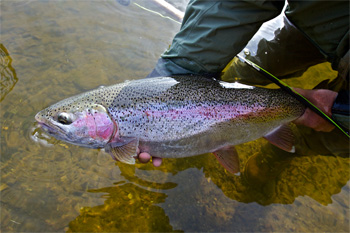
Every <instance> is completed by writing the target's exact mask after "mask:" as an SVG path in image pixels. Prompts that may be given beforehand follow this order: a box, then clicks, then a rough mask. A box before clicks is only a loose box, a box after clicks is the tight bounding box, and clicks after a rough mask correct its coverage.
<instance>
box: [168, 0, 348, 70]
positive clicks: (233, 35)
mask: <svg viewBox="0 0 350 233" xmlns="http://www.w3.org/2000/svg"><path fill="white" fill-rule="evenodd" d="M288 3H289V5H288V7H287V9H286V11H285V15H286V16H287V18H288V19H289V20H290V21H291V22H292V23H293V24H294V25H295V26H296V27H297V28H299V29H300V31H301V32H302V33H304V34H305V36H306V37H307V38H308V39H309V40H310V41H311V42H312V44H314V45H315V46H316V47H317V48H318V49H319V51H320V52H321V53H322V54H323V55H324V56H325V58H326V59H327V60H328V61H330V62H331V63H332V64H333V67H334V68H335V69H336V68H337V64H338V62H339V60H340V58H341V57H343V56H344V54H345V53H346V52H347V51H348V50H349V1H324V0H321V1H293V0H290V1H289V2H288ZM283 6H284V1H261V0H259V1H251V0H250V1H212V0H207V1H205V0H191V1H190V3H189V4H188V7H187V9H186V13H185V17H184V19H183V23H182V26H181V29H180V31H179V32H178V33H177V35H176V36H175V38H174V40H173V43H172V45H171V47H170V48H169V49H168V50H167V51H165V52H164V54H163V55H162V58H166V59H170V60H169V61H166V62H165V64H164V65H165V67H166V68H167V69H169V70H171V72H172V73H178V72H177V68H176V66H177V65H178V66H180V67H181V68H184V69H185V70H188V71H189V72H191V73H199V74H218V73H219V72H221V71H222V69H223V68H224V67H225V66H226V65H227V64H228V62H230V61H231V60H232V59H233V57H235V56H236V55H237V54H238V53H239V52H240V51H241V50H242V49H243V48H244V47H245V45H246V44H247V43H248V41H249V40H250V39H251V38H252V37H253V35H254V34H255V33H256V32H257V31H258V30H259V28H260V26H261V25H262V24H263V23H264V22H266V21H268V20H270V19H272V18H274V17H276V16H278V15H279V14H280V13H281V12H282V9H283ZM174 63H175V64H174ZM179 72H180V73H181V72H184V71H183V70H180V71H179Z"/></svg>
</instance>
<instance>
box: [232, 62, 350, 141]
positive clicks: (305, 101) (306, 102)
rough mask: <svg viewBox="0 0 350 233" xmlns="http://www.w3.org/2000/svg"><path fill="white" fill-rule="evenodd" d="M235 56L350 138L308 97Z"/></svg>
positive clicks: (344, 130)
mask: <svg viewBox="0 0 350 233" xmlns="http://www.w3.org/2000/svg"><path fill="white" fill-rule="evenodd" d="M237 57H238V58H239V59H240V60H241V61H243V62H244V63H246V64H248V65H249V66H250V67H252V68H254V70H256V71H258V72H259V73H260V74H262V75H264V76H265V77H266V78H268V79H269V80H270V81H272V82H273V83H275V84H277V85H278V86H279V87H280V88H281V89H282V90H284V91H286V92H287V93H288V94H290V95H291V96H293V97H294V98H296V99H297V100H298V101H300V102H301V103H302V104H304V105H305V106H306V107H308V108H310V109H311V110H312V111H314V112H315V113H317V114H318V115H319V116H320V117H322V118H323V119H325V120H326V121H328V122H329V123H331V124H332V125H334V126H335V127H336V128H338V129H339V130H340V131H341V132H343V133H344V134H345V135H346V136H347V137H348V138H350V135H349V132H348V131H347V130H346V129H345V128H342V127H341V126H340V125H338V124H337V123H336V122H335V121H334V120H332V118H330V117H329V116H327V115H326V114H325V113H324V112H323V111H322V110H321V109H319V108H317V107H316V106H315V105H314V104H313V103H311V102H310V101H309V100H308V99H306V98H305V97H304V96H302V95H301V94H299V93H298V92H296V91H295V90H293V89H292V88H291V87H290V86H288V85H287V84H286V83H284V82H283V81H281V80H280V79H278V78H277V77H276V76H274V75H272V74H271V73H269V72H268V71H266V70H264V69H263V68H261V67H260V66H258V65H257V64H255V63H253V62H252V61H249V60H247V59H245V58H244V57H242V56H241V55H237Z"/></svg>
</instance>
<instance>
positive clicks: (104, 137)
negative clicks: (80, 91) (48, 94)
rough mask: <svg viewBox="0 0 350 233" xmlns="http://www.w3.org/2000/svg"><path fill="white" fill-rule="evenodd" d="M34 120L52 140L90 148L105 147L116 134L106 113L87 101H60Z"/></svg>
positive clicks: (95, 104)
mask: <svg viewBox="0 0 350 233" xmlns="http://www.w3.org/2000/svg"><path fill="white" fill-rule="evenodd" d="M35 119H36V121H37V122H38V123H39V125H40V127H41V128H42V129H43V130H44V131H46V132H47V133H48V134H50V135H51V136H53V137H55V138H57V139H59V140H63V141H66V142H68V143H71V144H75V145H79V146H83V147H89V148H103V147H105V145H106V144H107V143H108V142H109V141H110V140H111V139H112V138H113V137H114V135H115V134H116V132H117V125H116V123H115V122H114V121H113V120H112V118H111V117H110V116H109V113H108V111H107V109H106V108H105V107H104V106H103V105H101V104H98V103H94V102H90V101H88V100H87V99H86V98H85V99H84V98H69V99H66V100H63V101H60V102H58V103H56V104H54V105H52V106H50V107H48V108H46V109H44V110H42V111H40V112H38V113H37V114H36V115H35Z"/></svg>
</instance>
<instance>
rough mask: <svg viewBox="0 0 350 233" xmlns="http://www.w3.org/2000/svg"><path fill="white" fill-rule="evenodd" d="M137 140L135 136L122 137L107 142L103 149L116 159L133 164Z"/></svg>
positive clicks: (137, 144)
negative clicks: (115, 140) (116, 140)
mask: <svg viewBox="0 0 350 233" xmlns="http://www.w3.org/2000/svg"><path fill="white" fill-rule="evenodd" d="M138 146H139V140H138V139H137V138H122V139H121V140H120V141H118V142H111V143H108V144H107V145H106V147H105V151H106V152H107V153H109V154H110V155H111V156H112V158H113V159H114V160H116V161H120V162H123V163H127V164H135V158H134V157H135V156H137V148H138Z"/></svg>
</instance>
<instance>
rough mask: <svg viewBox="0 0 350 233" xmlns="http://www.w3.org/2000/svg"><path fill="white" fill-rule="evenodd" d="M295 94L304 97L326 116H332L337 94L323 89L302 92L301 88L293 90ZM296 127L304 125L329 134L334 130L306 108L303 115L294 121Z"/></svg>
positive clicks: (329, 124)
mask: <svg viewBox="0 0 350 233" xmlns="http://www.w3.org/2000/svg"><path fill="white" fill-rule="evenodd" d="M293 89H294V90H295V91H296V92H298V93H299V94H301V95H302V96H304V97H305V98H306V99H308V100H309V101H310V102H311V103H313V104H314V105H315V106H316V107H318V108H319V109H320V110H322V112H324V113H325V114H326V115H327V116H329V117H331V116H332V106H333V103H334V101H335V99H336V98H337V95H338V93H337V92H334V91H330V90H325V89H317V90H304V89H301V88H293ZM293 123H295V124H297V125H304V126H307V127H309V128H312V129H314V130H316V131H323V132H330V131H332V130H333V129H334V127H335V126H334V125H332V124H331V123H329V122H328V121H326V120H325V119H323V118H322V117H320V116H319V115H318V114H317V113H315V112H314V111H312V110H311V109H309V108H306V110H305V112H304V113H303V115H301V116H300V117H299V118H298V119H296V120H294V121H293Z"/></svg>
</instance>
